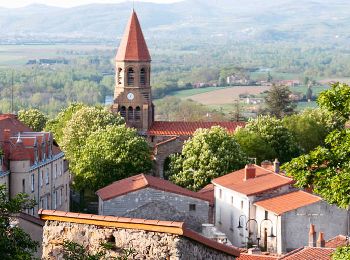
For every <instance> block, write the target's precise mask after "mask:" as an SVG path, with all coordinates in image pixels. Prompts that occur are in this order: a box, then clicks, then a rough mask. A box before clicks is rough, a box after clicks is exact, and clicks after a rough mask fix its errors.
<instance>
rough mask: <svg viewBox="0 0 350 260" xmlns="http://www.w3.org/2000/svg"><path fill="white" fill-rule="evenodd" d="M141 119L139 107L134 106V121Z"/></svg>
mask: <svg viewBox="0 0 350 260" xmlns="http://www.w3.org/2000/svg"><path fill="white" fill-rule="evenodd" d="M140 120H141V108H140V107H136V109H135V121H140Z"/></svg>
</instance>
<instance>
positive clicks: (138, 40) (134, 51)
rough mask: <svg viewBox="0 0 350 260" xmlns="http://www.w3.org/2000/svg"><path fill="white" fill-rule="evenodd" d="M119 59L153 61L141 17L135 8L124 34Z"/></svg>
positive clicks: (117, 58)
mask: <svg viewBox="0 0 350 260" xmlns="http://www.w3.org/2000/svg"><path fill="white" fill-rule="evenodd" d="M116 60H117V61H151V56H150V54H149V51H148V47H147V44H146V41H145V38H144V37H143V33H142V30H141V26H140V23H139V19H138V18H137V15H136V12H135V11H134V10H133V11H132V14H131V17H130V20H129V23H128V25H127V27H126V30H125V33H124V36H123V38H122V40H121V43H120V46H119V49H118V53H117V57H116Z"/></svg>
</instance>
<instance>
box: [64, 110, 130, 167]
mask: <svg viewBox="0 0 350 260" xmlns="http://www.w3.org/2000/svg"><path fill="white" fill-rule="evenodd" d="M120 124H124V119H123V118H122V117H120V116H116V115H114V114H112V113H110V112H109V111H107V110H106V109H104V108H103V107H98V106H97V107H83V108H81V109H79V110H78V111H76V112H75V113H74V114H72V116H71V119H70V120H69V121H68V122H67V123H66V125H65V127H64V129H63V138H62V142H61V145H62V147H63V150H64V152H65V155H66V158H67V159H68V160H69V162H70V165H71V166H72V169H74V166H75V163H76V162H78V161H79V160H80V157H81V153H80V152H81V150H82V148H83V147H84V145H85V142H86V140H87V138H88V137H89V135H90V134H92V133H93V132H96V131H98V130H100V129H105V128H106V127H107V126H108V125H120Z"/></svg>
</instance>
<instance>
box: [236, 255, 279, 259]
mask: <svg viewBox="0 0 350 260" xmlns="http://www.w3.org/2000/svg"><path fill="white" fill-rule="evenodd" d="M274 259H278V256H271V255H253V254H247V253H241V254H240V255H239V257H238V258H237V260H274Z"/></svg>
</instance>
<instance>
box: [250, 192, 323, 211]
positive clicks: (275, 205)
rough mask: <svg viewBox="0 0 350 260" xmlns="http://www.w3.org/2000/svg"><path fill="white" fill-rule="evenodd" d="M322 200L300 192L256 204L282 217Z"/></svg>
mask: <svg viewBox="0 0 350 260" xmlns="http://www.w3.org/2000/svg"><path fill="white" fill-rule="evenodd" d="M320 200H321V198H320V197H317V196H315V195H312V194H310V193H307V192H305V191H301V190H298V191H294V192H290V193H287V194H283V195H280V196H276V197H273V198H270V199H266V200H261V201H258V202H256V203H254V204H255V205H257V206H259V207H262V208H264V209H266V210H268V211H271V212H273V213H276V214H278V215H281V214H283V213H285V212H288V211H292V210H295V209H298V208H302V207H305V206H307V205H310V204H313V203H316V202H318V201H320Z"/></svg>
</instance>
